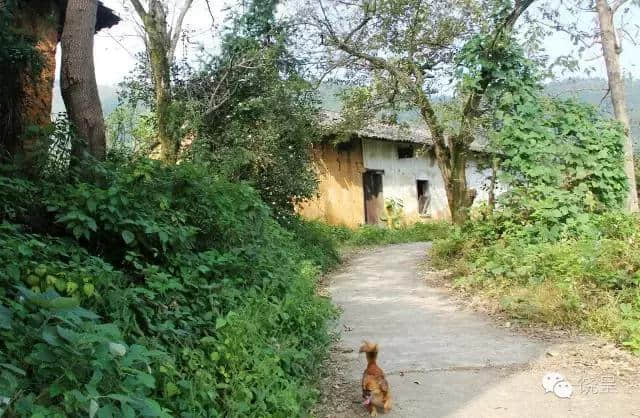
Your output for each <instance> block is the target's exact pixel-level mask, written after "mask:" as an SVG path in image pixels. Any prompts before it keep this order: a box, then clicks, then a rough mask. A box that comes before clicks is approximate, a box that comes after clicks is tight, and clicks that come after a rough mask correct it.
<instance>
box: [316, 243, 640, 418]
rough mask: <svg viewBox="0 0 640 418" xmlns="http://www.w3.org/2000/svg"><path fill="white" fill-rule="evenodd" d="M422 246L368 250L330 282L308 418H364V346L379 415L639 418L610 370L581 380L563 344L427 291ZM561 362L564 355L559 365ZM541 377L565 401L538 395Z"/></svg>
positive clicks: (633, 392)
mask: <svg viewBox="0 0 640 418" xmlns="http://www.w3.org/2000/svg"><path fill="white" fill-rule="evenodd" d="M429 245H430V244H428V243H412V244H401V245H392V246H387V247H379V248H376V249H373V250H368V251H366V252H362V253H360V254H358V255H356V256H354V257H353V258H352V259H351V260H350V261H349V262H348V263H346V265H345V266H344V267H343V268H342V269H341V270H340V271H338V272H336V273H335V274H334V275H332V277H331V278H330V282H329V292H330V294H331V297H332V299H333V301H334V302H335V303H336V304H337V305H338V306H339V307H340V308H341V309H342V310H343V314H342V316H341V319H340V322H339V323H338V327H339V329H338V330H339V332H340V340H339V341H338V342H337V344H336V346H335V347H334V349H333V354H332V357H331V360H330V362H329V369H331V370H332V372H331V373H330V374H331V377H330V378H329V380H328V382H327V383H326V384H325V385H324V386H325V387H326V393H325V394H324V402H323V403H322V404H321V406H320V407H319V410H318V415H320V416H330V417H359V416H367V414H366V413H365V411H364V409H363V407H362V405H361V403H360V393H361V392H360V386H359V384H360V378H361V376H362V370H363V369H364V365H365V360H364V358H363V356H361V355H360V356H359V355H358V347H359V346H360V344H361V342H362V340H363V339H369V340H371V341H374V342H376V343H378V344H379V345H380V350H381V351H380V355H379V364H380V366H381V367H382V368H383V370H384V371H385V372H386V374H387V376H388V380H389V383H390V385H391V389H392V394H393V399H394V405H393V410H392V411H391V412H390V413H389V414H388V415H387V416H389V417H488V418H495V417H547V418H548V417H563V418H564V417H580V418H584V417H627V416H628V417H633V416H636V417H640V390H639V389H638V387H637V386H634V385H629V384H623V381H624V378H623V377H621V376H624V373H621V372H620V370H621V369H620V367H619V366H611V367H610V370H605V372H606V373H604V372H602V369H593V370H598V373H599V374H591V373H589V371H590V370H591V369H590V368H589V365H588V362H586V363H585V362H584V361H583V362H582V363H581V362H580V353H579V351H573V352H571V353H568V354H567V353H565V352H566V351H567V350H569V349H570V348H569V346H567V345H558V344H557V342H549V341H545V340H543V339H533V338H530V337H527V336H525V335H524V334H522V333H520V334H519V333H518V332H517V331H515V330H513V329H510V328H505V327H501V326H499V325H498V324H496V323H495V322H494V321H493V320H492V319H491V318H489V317H488V316H486V315H485V314H482V313H477V312H473V311H471V310H468V309H461V308H460V307H459V306H458V305H457V304H456V303H455V302H454V301H453V300H452V299H451V297H450V295H449V294H448V292H447V291H446V290H443V289H439V288H436V287H432V286H429V284H428V282H427V281H426V280H425V274H424V273H423V270H425V269H424V266H422V264H423V263H424V262H425V256H426V251H427V250H428V247H429ZM554 350H556V351H554ZM557 350H560V353H558V352H557ZM576 350H579V348H576ZM565 354H566V356H569V355H570V354H571V355H573V357H566V358H567V363H562V359H564V358H565ZM552 357H555V358H552ZM576 359H578V360H576ZM558 360H560V363H559V362H558ZM583 363H584V364H583ZM575 364H582V366H581V367H573V366H574V365H575ZM585 364H586V365H585ZM547 372H559V373H561V374H562V375H563V376H565V378H566V380H567V381H568V382H570V383H571V384H572V386H573V394H572V395H571V398H569V399H563V398H560V397H558V396H556V395H555V394H554V393H553V392H549V393H545V391H544V389H543V387H542V378H543V376H544V375H545V374H546V373H547ZM630 373H632V371H630V370H627V374H630ZM635 373H636V374H637V373H640V370H637V369H636V370H635ZM380 416H384V415H383V414H380Z"/></svg>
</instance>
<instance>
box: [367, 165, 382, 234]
mask: <svg viewBox="0 0 640 418" xmlns="http://www.w3.org/2000/svg"><path fill="white" fill-rule="evenodd" d="M383 174H384V171H381V170H368V171H366V172H364V174H363V175H362V184H363V186H364V221H365V222H366V223H367V224H377V223H378V222H379V221H380V214H381V213H382V210H383V209H384V199H383V198H382V175H383Z"/></svg>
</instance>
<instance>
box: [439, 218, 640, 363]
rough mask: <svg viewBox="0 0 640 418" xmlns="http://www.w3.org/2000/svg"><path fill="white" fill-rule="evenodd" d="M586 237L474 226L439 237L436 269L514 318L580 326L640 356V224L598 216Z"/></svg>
mask: <svg viewBox="0 0 640 418" xmlns="http://www.w3.org/2000/svg"><path fill="white" fill-rule="evenodd" d="M591 226H592V230H591V231H590V233H589V234H586V236H582V237H578V236H576V237H568V238H566V239H563V240H559V241H552V242H527V241H526V240H522V239H516V238H512V237H509V236H503V237H499V236H495V235H492V234H490V233H487V224H486V223H470V224H468V225H466V226H465V227H463V228H461V229H460V228H459V229H457V231H456V232H455V233H453V234H451V236H449V237H448V238H445V239H441V240H438V241H436V242H435V244H434V246H433V248H432V258H433V260H434V263H435V266H436V267H440V268H447V269H449V270H451V271H452V272H453V275H454V278H455V283H456V285H457V286H459V287H462V288H463V289H464V290H466V291H469V292H472V293H477V294H480V295H482V296H484V297H486V298H489V299H491V300H493V301H494V302H495V303H496V304H497V305H498V306H500V308H501V309H502V310H503V311H504V312H505V313H506V314H507V315H508V316H510V317H511V318H514V319H519V320H524V321H532V322H536V323H543V324H549V325H554V326H562V327H567V328H576V329H580V330H583V331H586V332H590V333H594V334H598V335H601V336H604V337H607V338H609V339H611V340H614V341H617V342H619V343H621V344H623V345H625V346H627V347H629V348H630V349H632V350H633V351H635V352H636V353H640V288H639V284H640V221H639V220H638V219H637V218H635V217H631V216H628V215H623V214H615V213H613V214H607V215H593V216H592V220H591Z"/></svg>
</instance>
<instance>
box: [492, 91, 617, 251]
mask: <svg viewBox="0 0 640 418" xmlns="http://www.w3.org/2000/svg"><path fill="white" fill-rule="evenodd" d="M515 108H516V111H515V112H514V114H510V115H506V116H504V118H503V119H502V122H503V125H502V127H501V129H500V131H499V132H497V133H496V134H495V135H494V137H493V138H492V141H493V142H492V147H493V148H494V149H495V150H496V152H499V153H500V154H501V155H500V160H501V162H500V170H501V175H500V179H501V181H502V182H503V184H507V185H509V186H510V189H509V191H508V192H506V193H505V194H503V195H502V196H501V197H500V199H499V200H500V204H501V205H502V206H503V207H504V208H505V212H503V213H501V214H500V215H499V216H501V217H502V218H504V217H506V218H509V219H510V220H511V221H512V222H513V223H515V225H513V226H515V227H516V229H519V230H521V232H523V233H524V234H526V235H529V234H540V235H543V239H554V238H557V237H560V236H565V235H567V234H576V233H582V232H584V231H583V230H584V228H588V216H587V214H588V213H600V212H602V211H604V210H607V209H615V208H619V207H620V206H621V204H622V202H623V200H624V197H625V194H626V188H627V183H626V177H625V174H624V171H623V167H622V164H621V163H620V162H621V161H622V157H623V148H622V143H623V132H622V130H621V128H620V126H619V125H618V124H617V123H615V122H614V121H611V120H607V119H604V118H603V117H601V116H600V115H599V114H598V113H597V111H596V110H595V109H594V108H593V107H590V106H586V105H581V104H578V103H576V102H572V101H552V100H547V99H539V100H528V101H523V102H521V103H518V104H515ZM540 115H545V116H544V117H540ZM522 225H524V226H525V227H524V228H521V226H522ZM509 227H510V226H509V225H507V224H505V228H509Z"/></svg>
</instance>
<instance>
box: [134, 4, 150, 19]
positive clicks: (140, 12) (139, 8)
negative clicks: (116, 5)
mask: <svg viewBox="0 0 640 418" xmlns="http://www.w3.org/2000/svg"><path fill="white" fill-rule="evenodd" d="M131 4H132V5H133V8H134V9H135V11H136V13H138V16H140V18H141V19H142V20H144V19H145V18H146V16H147V12H146V11H145V10H144V7H143V6H142V3H140V0H131Z"/></svg>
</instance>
